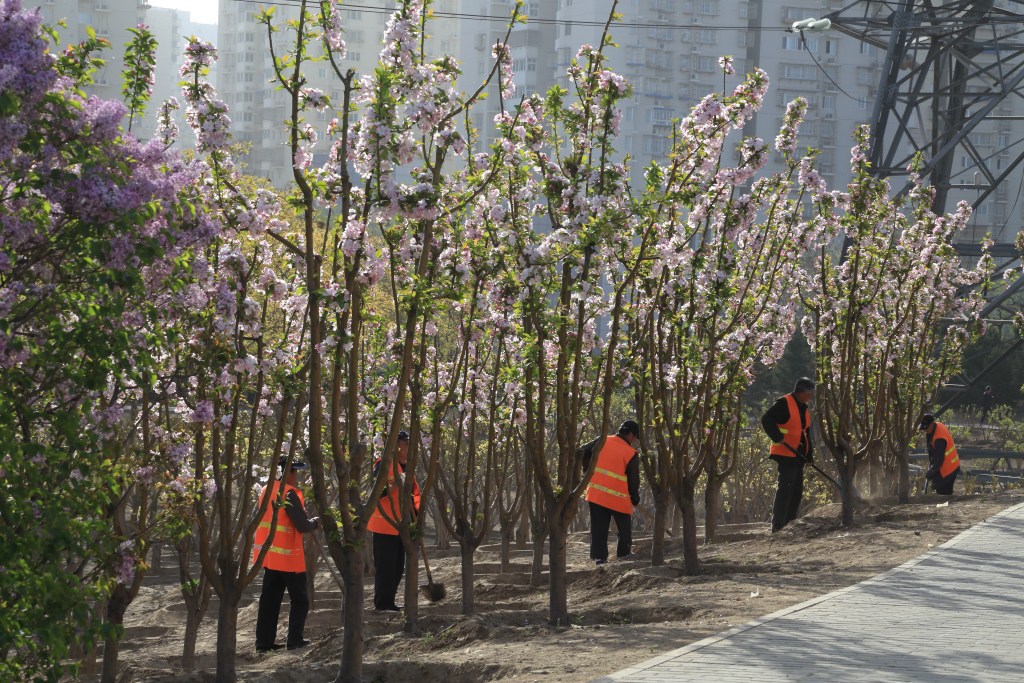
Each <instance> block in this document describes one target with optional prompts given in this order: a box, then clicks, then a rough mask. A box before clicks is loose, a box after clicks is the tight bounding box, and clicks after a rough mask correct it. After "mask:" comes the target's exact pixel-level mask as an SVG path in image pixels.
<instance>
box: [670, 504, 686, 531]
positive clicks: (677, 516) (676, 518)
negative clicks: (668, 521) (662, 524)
mask: <svg viewBox="0 0 1024 683" xmlns="http://www.w3.org/2000/svg"><path fill="white" fill-rule="evenodd" d="M682 526H683V511H682V510H681V509H680V507H679V505H678V504H676V505H675V506H674V507H673V508H672V536H673V538H679V533H680V531H681V529H682Z"/></svg>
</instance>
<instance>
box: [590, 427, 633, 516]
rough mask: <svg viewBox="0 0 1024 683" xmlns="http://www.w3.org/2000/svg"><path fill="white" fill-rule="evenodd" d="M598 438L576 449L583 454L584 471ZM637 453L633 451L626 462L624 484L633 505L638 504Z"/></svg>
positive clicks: (592, 455)
mask: <svg viewBox="0 0 1024 683" xmlns="http://www.w3.org/2000/svg"><path fill="white" fill-rule="evenodd" d="M600 440H601V439H600V437H598V438H596V439H594V440H593V441H591V442H590V443H588V444H584V445H583V446H580V448H579V450H578V451H577V452H579V453H581V454H582V455H583V471H584V472H586V471H587V468H588V467H590V459H591V458H593V457H594V447H595V446H596V445H597V442H598V441H600ZM638 455H639V453H635V454H634V455H633V457H632V458H630V459H629V462H628V463H626V485H627V486H628V487H629V499H630V501H632V503H633V505H634V506H635V505H639V504H640V458H639V457H637V456H638Z"/></svg>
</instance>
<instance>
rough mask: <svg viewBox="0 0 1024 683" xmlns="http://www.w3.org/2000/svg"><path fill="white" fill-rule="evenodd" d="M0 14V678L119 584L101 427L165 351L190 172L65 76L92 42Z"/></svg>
mask: <svg viewBox="0 0 1024 683" xmlns="http://www.w3.org/2000/svg"><path fill="white" fill-rule="evenodd" d="M0 23H2V24H3V25H4V30H3V31H2V32H0V59H2V62H3V64H4V65H5V66H4V68H3V69H2V70H0V321H2V322H0V373H2V380H0V415H2V417H0V443H2V444H3V452H4V456H3V461H2V464H0V518H2V520H3V523H2V524H0V566H2V567H3V571H2V572H0V603H2V604H3V605H4V606H5V607H4V609H3V610H0V634H2V635H0V653H2V654H3V656H2V657H0V678H4V679H8V680H26V679H29V678H36V677H38V678H46V679H51V680H56V678H58V677H59V676H60V673H61V670H62V668H63V664H62V661H63V660H65V658H66V657H67V655H68V649H69V646H70V645H71V644H73V643H77V644H83V645H89V644H90V643H92V642H94V638H95V636H96V634H97V631H98V629H99V628H100V627H101V624H100V622H99V620H95V619H91V618H90V614H91V607H90V605H91V604H92V603H93V602H94V601H98V600H103V599H105V597H107V596H108V595H109V594H110V591H111V590H112V589H114V587H115V585H116V583H115V582H116V581H118V580H120V581H121V582H122V585H123V584H124V583H128V584H131V583H132V581H133V577H131V572H132V571H133V569H134V566H135V562H136V559H135V558H136V551H137V549H138V546H137V545H136V543H135V541H134V539H132V538H131V537H130V535H129V537H128V538H125V536H124V535H122V536H111V535H110V533H109V528H110V527H109V523H110V520H109V517H108V515H107V512H108V510H109V509H110V506H111V505H112V504H114V503H115V502H116V501H117V500H118V498H119V497H120V496H122V495H129V491H128V490H127V488H126V487H128V485H129V484H128V482H130V481H132V479H133V472H132V471H131V469H130V466H129V465H128V463H129V462H130V461H123V462H115V458H112V457H111V451H110V448H109V446H110V440H109V437H110V436H112V434H113V432H114V430H115V428H116V427H117V425H118V424H120V422H121V419H122V416H123V414H124V409H123V402H122V395H121V394H119V393H118V392H119V391H121V390H123V389H124V388H126V387H129V388H130V387H138V388H140V390H141V388H142V387H147V386H149V378H150V375H151V372H152V370H153V368H154V365H155V360H156V357H157V356H158V354H159V353H160V352H161V350H162V349H166V348H167V346H166V343H167V342H168V339H167V337H166V336H165V333H166V330H165V328H164V327H163V326H162V325H161V322H160V321H161V318H160V315H159V311H158V310H157V308H156V307H155V306H154V305H153V302H152V300H151V299H150V294H151V292H152V291H154V289H168V288H172V284H173V283H174V281H175V280H177V279H179V278H181V277H182V276H183V271H182V269H181V268H180V264H181V259H182V258H184V257H185V255H186V254H187V253H188V250H189V249H190V248H192V247H194V246H195V245H198V244H201V243H202V241H203V239H205V238H204V221H203V219H202V212H201V211H198V212H197V211H195V210H194V208H195V205H194V201H193V200H194V198H192V199H190V198H189V192H190V189H189V188H190V187H191V184H192V182H193V181H194V175H193V174H192V173H191V171H190V170H189V169H188V168H187V167H186V166H185V165H184V164H183V163H182V162H181V161H180V160H178V159H177V158H176V157H175V156H173V155H171V154H168V153H166V152H165V151H164V149H163V147H162V145H161V144H160V143H159V142H150V143H146V144H142V143H140V142H138V141H137V140H135V139H133V138H132V137H131V136H130V135H124V134H122V131H121V130H120V126H121V123H122V121H123V118H124V116H125V113H126V109H125V107H124V105H122V104H120V103H116V102H105V101H102V100H99V99H96V98H93V97H85V96H84V95H83V94H82V93H81V91H80V90H79V88H80V87H81V86H83V85H84V84H86V83H88V82H89V80H90V78H91V74H92V73H93V72H94V70H95V67H96V51H97V50H99V49H101V48H102V47H103V43H102V42H101V41H99V40H97V39H95V38H89V39H88V40H87V41H86V42H85V43H83V44H82V45H79V46H74V47H72V48H71V49H69V50H67V51H66V52H65V53H64V55H63V56H61V57H60V58H57V57H54V56H53V55H52V54H51V53H49V52H48V50H47V45H46V41H45V40H44V38H43V36H42V30H41V27H40V17H39V14H38V12H25V11H23V10H22V9H21V6H20V2H18V0H6V1H5V2H4V3H3V4H2V5H0ZM135 395H136V396H138V394H135ZM126 468H128V469H126ZM126 535H127V534H126ZM125 543H127V545H122V544H125Z"/></svg>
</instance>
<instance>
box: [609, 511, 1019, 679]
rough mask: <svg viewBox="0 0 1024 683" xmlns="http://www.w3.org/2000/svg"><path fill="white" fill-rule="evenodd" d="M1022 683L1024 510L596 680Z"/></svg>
mask: <svg viewBox="0 0 1024 683" xmlns="http://www.w3.org/2000/svg"><path fill="white" fill-rule="evenodd" d="M611 681H637V682H641V681H644V682H648V681H664V682H667V681H673V682H679V681H708V682H713V683H734V682H742V683H768V682H770V681H826V682H827V683H841V682H843V681H861V682H866V681H884V682H885V683H896V682H900V681H908V682H910V681H913V682H918V681H927V682H928V683H931V682H933V681H999V682H1006V683H1019V682H1021V681H1024V504H1021V505H1016V506H1014V507H1011V508H1009V509H1007V510H1004V511H1003V512H1001V513H999V514H998V515H996V516H995V517H992V518H991V519H989V520H987V521H985V522H982V523H981V524H979V525H977V526H975V527H972V528H971V529H968V530H967V531H965V532H963V533H962V534H960V535H959V536H956V537H955V538H953V539H952V540H950V541H948V542H947V543H944V544H943V545H941V546H939V547H938V548H936V549H935V550H932V551H930V552H928V553H926V554H925V555H922V556H921V557H918V558H916V559H913V560H911V561H910V562H907V563H906V564H904V565H901V566H899V567H897V568H895V569H892V570H890V571H888V572H885V573H884V574H880V575H879V576H876V577H875V578H873V579H869V580H867V581H864V582H862V583H858V584H856V585H853V586H850V587H848V588H844V589H842V590H838V591H835V592H833V593H829V594H828V595H824V596H821V597H818V598H814V599H813V600H808V601H807V602H804V603H802V604H799V605H795V606H793V607H789V608H787V609H784V610H781V611H779V612H775V613H774V614H770V615H768V616H766V617H763V618H761V619H758V620H756V621H752V622H750V623H749V624H744V625H743V626H739V627H737V628H734V629H732V630H730V631H726V632H724V633H720V634H718V635H716V636H712V637H710V638H705V639H704V640H702V641H700V642H697V643H694V644H692V645H689V646H687V647H684V648H681V649H679V650H675V651H674V652H669V653H668V654H665V655H662V656H660V657H655V658H654V659H651V660H648V661H646V662H643V663H641V664H637V665H636V666H633V667H630V668H629V669H625V670H623V671H620V672H618V673H615V674H612V675H610V676H606V677H604V678H601V679H598V682H599V683H605V682H607V683H610V682H611Z"/></svg>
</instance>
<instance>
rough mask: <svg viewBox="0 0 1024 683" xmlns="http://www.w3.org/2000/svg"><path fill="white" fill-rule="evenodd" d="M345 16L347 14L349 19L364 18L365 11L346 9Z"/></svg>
mask: <svg viewBox="0 0 1024 683" xmlns="http://www.w3.org/2000/svg"><path fill="white" fill-rule="evenodd" d="M345 16H347V17H348V18H349V19H362V18H363V13H362V11H360V10H357V9H347V10H345Z"/></svg>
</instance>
